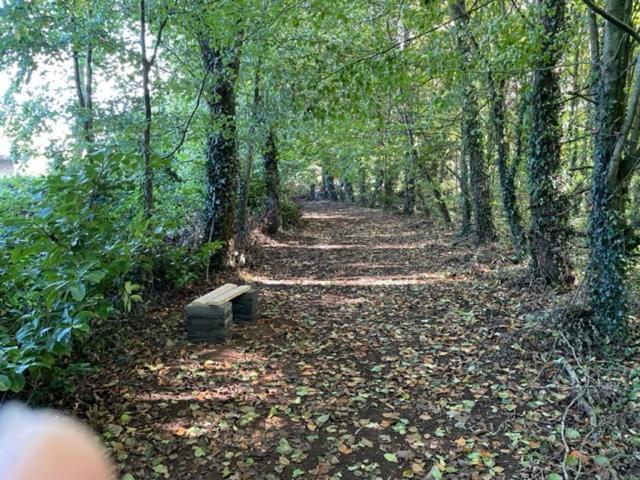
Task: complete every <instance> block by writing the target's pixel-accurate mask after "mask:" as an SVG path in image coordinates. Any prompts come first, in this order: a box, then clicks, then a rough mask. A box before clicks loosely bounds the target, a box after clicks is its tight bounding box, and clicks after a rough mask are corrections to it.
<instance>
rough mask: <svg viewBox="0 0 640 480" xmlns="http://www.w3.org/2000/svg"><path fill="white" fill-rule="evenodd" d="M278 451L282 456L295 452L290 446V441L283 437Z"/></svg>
mask: <svg viewBox="0 0 640 480" xmlns="http://www.w3.org/2000/svg"><path fill="white" fill-rule="evenodd" d="M276 451H277V452H278V453H279V454H280V455H287V454H289V453H291V452H293V448H291V445H289V441H288V440H287V439H286V438H284V437H283V438H281V439H280V441H279V442H278V448H276Z"/></svg>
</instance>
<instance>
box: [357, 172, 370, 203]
mask: <svg viewBox="0 0 640 480" xmlns="http://www.w3.org/2000/svg"><path fill="white" fill-rule="evenodd" d="M358 203H359V204H360V205H362V206H368V205H369V187H368V185H367V172H366V170H365V169H364V168H360V178H359V182H358Z"/></svg>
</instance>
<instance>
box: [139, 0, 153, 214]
mask: <svg viewBox="0 0 640 480" xmlns="http://www.w3.org/2000/svg"><path fill="white" fill-rule="evenodd" d="M146 33H147V20H146V7H145V0H140V53H141V60H142V97H143V101H144V128H143V130H142V163H143V168H144V186H143V192H144V213H145V216H146V217H147V218H149V217H151V213H152V211H153V170H152V167H151V94H150V92H149V72H150V71H151V63H150V62H149V59H148V58H147V41H146Z"/></svg>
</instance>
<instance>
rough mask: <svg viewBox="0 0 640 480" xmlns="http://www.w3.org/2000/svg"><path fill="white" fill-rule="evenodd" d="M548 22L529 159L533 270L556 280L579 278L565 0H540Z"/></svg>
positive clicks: (534, 93) (537, 77)
mask: <svg viewBox="0 0 640 480" xmlns="http://www.w3.org/2000/svg"><path fill="white" fill-rule="evenodd" d="M537 7H538V9H539V12H540V23H541V26H542V33H541V40H540V54H539V56H538V61H537V64H536V70H535V74H534V80H533V91H532V125H531V137H530V152H529V159H528V162H527V172H528V177H529V210H530V212H531V232H530V248H531V260H532V267H533V273H534V275H536V276H537V277H538V278H540V279H542V280H543V281H545V282H547V283H551V284H563V283H568V282H570V281H572V280H573V277H572V275H571V265H570V263H569V258H568V253H567V250H566V246H567V216H568V208H567V203H566V200H565V198H564V196H563V195H562V193H561V185H560V183H559V173H560V160H561V158H560V141H561V138H562V133H561V127H560V113H561V105H562V99H561V92H560V85H559V81H558V73H557V72H556V67H557V65H558V63H559V61H560V58H561V56H562V54H561V49H560V44H559V38H558V37H559V34H560V33H561V31H562V29H563V27H564V13H565V1H564V0H538V2H537Z"/></svg>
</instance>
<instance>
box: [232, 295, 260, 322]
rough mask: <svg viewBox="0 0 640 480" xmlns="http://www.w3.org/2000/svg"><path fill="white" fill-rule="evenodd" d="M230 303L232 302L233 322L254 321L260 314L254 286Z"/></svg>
mask: <svg viewBox="0 0 640 480" xmlns="http://www.w3.org/2000/svg"><path fill="white" fill-rule="evenodd" d="M231 303H232V304H233V321H234V323H242V322H255V321H256V320H257V319H258V317H259V316H260V304H259V303H258V291H257V290H256V289H255V288H252V289H251V290H249V291H248V292H246V293H243V294H242V295H239V296H237V297H236V298H234V299H233V300H232V301H231Z"/></svg>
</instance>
